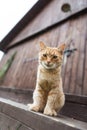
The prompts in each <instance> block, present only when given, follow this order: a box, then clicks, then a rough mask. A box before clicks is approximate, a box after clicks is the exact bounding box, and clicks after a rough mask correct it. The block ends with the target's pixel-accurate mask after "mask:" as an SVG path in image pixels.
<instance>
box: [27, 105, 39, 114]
mask: <svg viewBox="0 0 87 130" xmlns="http://www.w3.org/2000/svg"><path fill="white" fill-rule="evenodd" d="M27 106H28V110H30V111H35V112H38V111H39V109H40V108H39V106H36V105H34V104H28V105H27Z"/></svg>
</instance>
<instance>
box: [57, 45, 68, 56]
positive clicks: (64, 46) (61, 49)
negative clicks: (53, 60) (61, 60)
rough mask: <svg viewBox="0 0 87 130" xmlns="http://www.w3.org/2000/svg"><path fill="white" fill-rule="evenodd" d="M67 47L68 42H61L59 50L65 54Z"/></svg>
mask: <svg viewBox="0 0 87 130" xmlns="http://www.w3.org/2000/svg"><path fill="white" fill-rule="evenodd" d="M65 48H66V44H65V43H64V44H61V45H59V47H58V51H59V52H60V53H61V54H63V52H64V50H65Z"/></svg>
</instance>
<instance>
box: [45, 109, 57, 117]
mask: <svg viewBox="0 0 87 130" xmlns="http://www.w3.org/2000/svg"><path fill="white" fill-rule="evenodd" d="M44 114H45V115H48V116H57V112H56V111H55V110H51V109H45V110H44Z"/></svg>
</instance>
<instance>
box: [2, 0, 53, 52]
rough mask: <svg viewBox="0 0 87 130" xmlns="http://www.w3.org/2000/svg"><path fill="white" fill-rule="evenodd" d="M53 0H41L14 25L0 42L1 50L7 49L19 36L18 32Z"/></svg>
mask: <svg viewBox="0 0 87 130" xmlns="http://www.w3.org/2000/svg"><path fill="white" fill-rule="evenodd" d="M51 1H52V0H39V1H38V2H37V3H36V4H35V5H34V6H33V7H32V8H31V10H29V11H28V13H27V14H25V16H24V17H23V18H22V19H21V20H20V21H19V22H18V23H17V24H16V25H15V27H13V29H12V30H11V31H10V32H9V33H8V34H7V35H6V37H5V38H4V39H3V40H2V41H1V43H0V50H2V51H4V52H5V50H6V46H7V45H8V44H9V43H10V42H11V41H12V40H13V39H14V38H15V37H16V36H17V34H18V33H19V32H20V31H21V30H22V29H23V28H24V27H25V26H27V24H29V22H31V21H32V20H33V19H34V18H35V17H36V16H37V15H38V14H39V13H40V12H41V11H42V10H43V8H44V7H45V6H46V5H48V4H49V3H50V2H51Z"/></svg>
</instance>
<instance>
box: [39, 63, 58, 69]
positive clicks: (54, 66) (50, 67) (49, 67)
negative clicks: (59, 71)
mask: <svg viewBox="0 0 87 130" xmlns="http://www.w3.org/2000/svg"><path fill="white" fill-rule="evenodd" d="M41 64H42V66H43V67H44V68H46V69H54V68H56V65H55V64H53V65H52V66H47V65H46V64H45V63H44V62H42V63H41Z"/></svg>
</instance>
